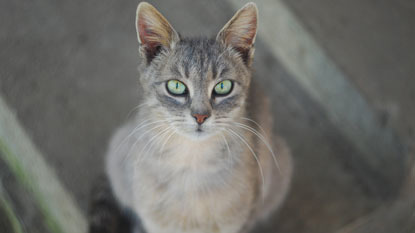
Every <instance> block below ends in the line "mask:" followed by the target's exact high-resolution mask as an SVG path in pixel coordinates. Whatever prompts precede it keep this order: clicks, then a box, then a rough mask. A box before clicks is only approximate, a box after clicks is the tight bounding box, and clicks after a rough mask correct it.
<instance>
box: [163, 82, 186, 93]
mask: <svg viewBox="0 0 415 233" xmlns="http://www.w3.org/2000/svg"><path fill="white" fill-rule="evenodd" d="M167 90H168V91H169V92H170V93H171V94H173V95H184V94H186V93H187V89H186V86H185V85H184V84H183V83H182V82H180V81H179V80H169V81H168V82H167Z"/></svg>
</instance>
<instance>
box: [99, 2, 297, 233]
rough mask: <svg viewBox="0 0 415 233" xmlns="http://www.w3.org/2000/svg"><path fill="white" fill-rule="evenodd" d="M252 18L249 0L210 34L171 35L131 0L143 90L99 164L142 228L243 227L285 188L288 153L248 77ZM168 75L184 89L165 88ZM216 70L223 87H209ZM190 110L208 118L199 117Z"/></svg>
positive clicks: (207, 232)
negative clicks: (218, 90) (227, 83)
mask: <svg viewBox="0 0 415 233" xmlns="http://www.w3.org/2000/svg"><path fill="white" fill-rule="evenodd" d="M256 23H257V8H256V6H255V4H253V3H249V4H247V5H246V6H244V7H243V8H242V9H241V10H239V11H238V12H237V13H236V15H235V16H234V17H233V18H232V19H231V20H230V22H229V23H228V24H226V25H225V27H224V28H223V29H222V30H221V32H219V34H218V36H216V38H213V39H208V38H181V37H180V36H179V35H178V34H177V32H176V31H175V30H174V29H173V28H172V27H171V25H170V24H169V23H168V22H167V20H166V19H165V18H164V17H163V16H161V14H160V13H159V12H158V11H157V10H156V9H155V8H154V7H152V6H151V5H149V4H148V3H141V4H140V5H139V7H138V10H137V33H138V38H139V43H140V53H141V55H142V58H143V59H142V63H141V65H140V67H139V70H140V83H141V90H142V93H143V99H142V103H141V105H140V108H139V112H138V114H137V116H136V118H135V119H134V120H133V121H131V122H129V123H127V124H126V125H124V126H123V127H121V128H120V129H119V130H118V132H117V133H116V134H115V136H114V137H113V139H112V142H111V145H110V149H109V152H108V157H107V172H108V175H109V177H110V181H111V185H112V188H113V190H114V193H115V196H116V198H117V200H118V201H119V203H120V204H121V205H122V206H123V207H124V208H128V209H131V210H132V211H133V212H134V213H135V214H136V215H137V216H138V217H139V218H140V219H141V221H142V223H143V226H144V228H145V229H146V231H147V232H148V233H179V232H180V233H212V232H218V233H219V232H220V233H238V232H247V231H248V230H249V229H250V228H251V227H252V226H253V225H254V224H255V223H257V222H258V221H259V220H261V219H265V218H267V217H268V215H269V214H270V213H272V212H273V211H274V210H276V209H277V208H278V206H280V204H281V202H282V200H283V198H284V196H285V194H286V193H287V190H288V187H289V183H290V179H291V170H292V168H291V157H290V154H289V151H288V149H287V147H286V146H285V144H284V143H283V141H282V140H281V139H280V138H278V137H275V136H272V132H271V129H272V117H271V114H270V112H269V104H268V100H267V99H266V97H265V96H264V95H263V92H262V91H261V90H260V89H259V88H258V87H257V86H256V85H255V81H252V82H251V73H252V71H251V64H252V62H251V61H252V59H253V49H254V48H253V43H254V41H255V35H256ZM171 79H175V80H180V81H181V82H182V83H184V84H185V85H186V86H187V88H188V95H186V96H173V95H171V94H169V92H168V91H167V89H166V82H167V81H168V80H171ZM222 80H232V82H233V85H234V86H233V89H232V92H231V93H230V94H229V95H227V96H217V95H214V94H213V88H214V86H215V85H216V84H217V83H219V82H220V81H222ZM194 113H203V114H207V115H209V118H207V120H206V121H205V122H204V123H203V124H201V125H199V124H197V123H196V121H195V119H194V117H192V114H194ZM259 125H261V126H262V128H260V127H259ZM270 149H271V150H273V151H275V154H276V160H277V161H278V162H279V164H278V165H279V170H278V169H277V165H276V164H275V163H274V162H275V161H274V159H273V157H272V156H273V153H271V151H270Z"/></svg>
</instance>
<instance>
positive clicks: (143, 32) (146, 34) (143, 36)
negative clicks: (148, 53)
mask: <svg viewBox="0 0 415 233" xmlns="http://www.w3.org/2000/svg"><path fill="white" fill-rule="evenodd" d="M138 22H139V23H138V30H139V36H140V40H141V43H142V44H143V45H144V46H145V47H147V48H150V49H151V48H154V47H156V46H158V45H160V43H158V42H157V41H154V38H157V36H158V35H157V34H156V33H154V31H152V30H151V29H150V28H149V27H148V25H147V24H146V20H145V19H144V17H143V16H140V18H139V20H138ZM151 39H153V40H151Z"/></svg>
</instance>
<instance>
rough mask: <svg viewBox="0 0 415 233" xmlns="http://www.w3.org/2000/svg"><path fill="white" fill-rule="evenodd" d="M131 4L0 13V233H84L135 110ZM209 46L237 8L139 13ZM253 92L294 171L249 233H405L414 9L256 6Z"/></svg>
mask: <svg viewBox="0 0 415 233" xmlns="http://www.w3.org/2000/svg"><path fill="white" fill-rule="evenodd" d="M138 2H139V1H111V0H99V1H98V0H72V1H53V0H37V1H27V0H1V1H0V232H2V233H3V232H4V233H9V232H16V233H20V232H50V233H55V232H68V233H73V232H80V233H82V232H86V226H87V219H86V216H87V210H88V200H89V193H90V191H91V187H92V184H93V182H94V180H95V179H96V178H97V177H98V176H99V175H100V174H102V173H103V172H104V170H103V166H104V160H103V158H104V155H105V152H106V149H107V144H108V140H109V138H110V136H111V134H112V132H114V130H115V129H116V128H117V127H118V126H119V125H121V124H122V123H123V122H125V121H126V120H127V118H128V114H129V113H130V112H131V110H132V109H133V108H134V107H135V106H136V105H138V102H139V96H140V93H138V89H137V86H138V73H137V65H138V61H139V55H138V43H137V39H136V32H135V26H134V20H135V10H136V6H137V5H138ZM149 2H150V3H151V4H153V5H154V6H155V7H156V8H157V9H158V10H160V11H161V12H162V14H163V15H165V16H166V18H167V19H168V20H169V21H170V23H171V24H172V25H173V27H175V29H176V30H177V31H179V32H180V33H181V34H182V35H185V36H198V35H208V36H214V35H216V33H217V32H218V31H219V30H220V29H221V28H222V26H223V25H224V24H225V23H226V22H227V21H228V20H229V19H230V18H231V17H232V15H233V14H234V12H235V11H236V10H237V9H239V8H240V7H242V6H243V5H244V4H245V3H246V1H239V0H222V1H220V0H214V1H194V0H170V1H167V0H165V1H161V0H157V1H150V0H149ZM256 3H257V4H258V7H259V32H258V37H257V38H258V39H257V42H256V48H257V50H256V52H255V62H254V67H255V77H254V78H255V79H257V80H258V81H259V83H261V84H262V85H263V86H264V87H266V92H267V94H268V95H269V96H271V98H272V104H273V106H272V108H273V114H274V117H275V119H276V120H275V121H276V125H275V129H274V130H275V132H277V133H278V134H280V135H282V136H283V137H284V138H286V140H287V141H288V144H289V146H290V147H291V149H292V153H293V156H294V160H295V169H294V177H293V182H292V187H291V190H290V193H289V195H288V197H287V200H286V202H285V204H284V206H283V208H282V209H281V210H280V211H279V212H278V213H277V214H276V215H275V216H273V217H272V219H270V221H269V222H267V223H264V224H263V225H261V226H259V227H258V229H256V230H255V232H258V233H259V232H262V233H263V232H284V233H288V232H292V233H302V232H304V233H305V232H307V233H318V232H322V233H323V232H339V233H340V232H342V233H344V232H356V233H360V232H385V233H386V232H388V233H392V232H397V233H398V232H415V202H414V199H415V189H414V188H413V187H414V185H415V183H414V182H415V169H414V168H413V162H412V161H413V159H414V148H415V1H413V0H395V1H389V0H363V1H361V0H348V1H345V0H313V1H306V0H259V1H256Z"/></svg>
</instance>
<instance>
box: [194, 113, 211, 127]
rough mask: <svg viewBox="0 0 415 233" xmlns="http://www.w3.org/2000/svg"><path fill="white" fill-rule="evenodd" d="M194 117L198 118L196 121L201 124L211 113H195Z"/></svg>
mask: <svg viewBox="0 0 415 233" xmlns="http://www.w3.org/2000/svg"><path fill="white" fill-rule="evenodd" d="M193 117H194V118H195V119H196V122H197V123H198V124H199V125H201V124H203V122H205V120H206V119H207V118H208V117H209V115H202V114H193Z"/></svg>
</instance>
